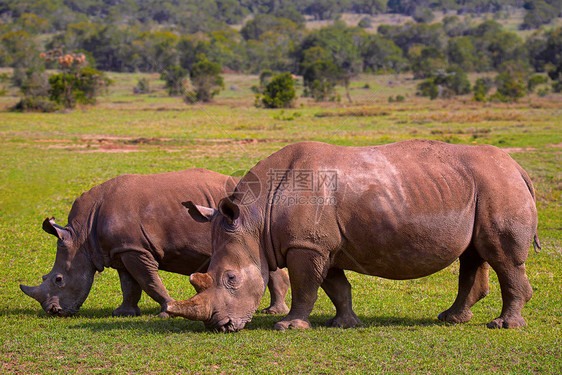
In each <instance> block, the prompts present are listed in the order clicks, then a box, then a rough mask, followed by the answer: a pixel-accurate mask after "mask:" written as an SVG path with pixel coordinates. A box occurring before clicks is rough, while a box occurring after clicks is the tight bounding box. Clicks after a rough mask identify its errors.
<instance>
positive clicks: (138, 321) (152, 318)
mask: <svg viewBox="0 0 562 375" xmlns="http://www.w3.org/2000/svg"><path fill="white" fill-rule="evenodd" d="M157 312H158V311H157V310H155V311H154V314H152V315H151V314H146V313H145V314H144V315H143V316H141V317H136V318H109V319H107V320H104V321H90V322H82V323H79V324H76V325H72V326H70V328H74V329H89V330H92V331H93V332H100V331H112V330H141V331H142V330H144V331H147V332H150V333H162V334H174V333H186V332H193V333H201V332H211V331H209V330H207V329H206V328H205V326H204V325H203V323H202V322H195V321H190V320H187V319H183V318H168V319H161V318H158V317H157V316H156V313H157ZM109 315H111V313H110V314H109ZM82 317H85V316H82ZM92 317H98V314H97V310H96V311H94V316H92ZM105 317H107V316H105ZM282 317H283V316H282V315H265V314H256V315H255V316H254V318H253V319H252V321H251V322H250V323H248V324H247V325H246V327H245V328H244V330H249V331H252V330H273V326H274V325H275V323H276V322H277V321H278V320H280V319H282ZM330 318H332V316H330V315H326V314H315V315H312V316H311V317H310V322H311V324H312V328H313V329H316V328H320V327H324V326H325V323H326V321H327V320H328V319H330ZM359 318H360V319H361V321H362V322H363V326H362V328H369V327H397V328H408V327H429V326H443V325H447V323H443V322H440V321H439V320H437V319H436V318H435V319H432V318H422V319H419V318H397V317H391V316H374V317H373V316H360V317H359ZM113 319H114V320H113ZM352 329H353V328H352Z"/></svg>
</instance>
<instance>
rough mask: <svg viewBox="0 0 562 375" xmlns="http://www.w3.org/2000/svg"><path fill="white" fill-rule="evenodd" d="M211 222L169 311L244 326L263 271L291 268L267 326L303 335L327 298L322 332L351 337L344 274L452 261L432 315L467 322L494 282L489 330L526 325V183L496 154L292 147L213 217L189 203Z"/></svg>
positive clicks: (531, 220)
mask: <svg viewBox="0 0 562 375" xmlns="http://www.w3.org/2000/svg"><path fill="white" fill-rule="evenodd" d="M185 206H186V207H188V209H189V212H190V214H191V215H192V216H193V217H194V218H195V219H197V220H199V221H211V223H212V236H213V240H212V241H213V255H212V257H211V263H210V266H209V268H208V270H207V272H206V273H195V274H193V275H191V277H190V281H191V283H192V284H193V285H194V286H195V288H196V289H197V291H198V293H197V294H196V295H195V296H193V297H192V298H190V299H188V300H185V301H175V302H172V303H170V304H168V306H167V310H166V311H168V312H169V313H170V314H171V315H176V316H183V317H186V318H189V319H192V320H201V321H204V322H205V324H206V325H207V326H209V327H212V328H214V329H215V330H218V331H236V330H240V329H241V328H243V327H244V325H245V324H246V323H247V322H249V321H250V320H251V318H252V315H253V313H254V310H255V308H256V306H257V305H258V303H259V301H260V297H261V295H262V294H263V291H264V288H265V285H266V284H267V283H268V273H269V271H271V270H275V269H277V268H278V267H287V268H288V270H289V278H290V283H291V292H292V306H291V309H290V311H289V313H288V315H287V316H286V317H285V318H283V319H282V320H281V321H279V322H277V323H276V324H275V327H274V328H275V329H278V330H285V329H287V328H309V327H310V322H309V320H308V317H309V315H310V313H311V311H312V308H313V306H314V303H315V301H316V298H317V292H318V288H319V287H321V288H322V289H324V291H325V292H326V294H327V295H328V297H329V298H330V299H331V300H332V302H333V303H334V305H335V308H336V315H335V317H333V318H332V319H330V320H328V322H327V325H328V326H336V327H352V326H356V325H358V324H360V323H361V322H360V320H359V319H358V317H357V316H356V315H355V313H354V312H353V310H352V303H351V286H350V284H349V282H348V280H347V279H346V275H345V273H344V270H351V271H355V272H359V273H362V274H367V275H374V276H379V277H383V278H387V279H413V278H419V277H424V276H427V275H430V274H433V273H435V272H437V271H439V270H442V269H444V268H445V267H447V266H449V265H450V264H451V263H453V262H454V261H455V260H456V259H458V258H460V271H459V290H458V295H457V298H456V300H455V301H454V303H453V305H452V306H451V307H450V308H449V309H447V310H446V311H444V312H443V313H441V314H440V315H439V317H438V318H439V319H440V320H443V321H445V322H454V323H460V322H467V321H468V320H470V319H471V317H472V313H471V311H470V308H471V307H472V306H473V305H474V304H475V303H476V302H477V301H478V300H480V299H481V298H483V297H484V296H485V295H486V294H487V293H488V290H489V286H488V271H489V267H490V266H491V267H492V268H493V269H494V270H495V272H496V273H497V275H498V278H499V283H500V287H501V292H502V299H503V308H502V311H501V314H500V315H499V317H498V318H496V319H494V320H492V321H491V322H490V323H488V327H490V328H494V327H497V328H500V327H503V328H515V327H519V326H523V325H525V324H526V323H525V320H524V319H523V317H522V316H521V310H522V308H523V306H524V305H525V303H526V302H527V301H528V300H529V299H530V298H531V295H532V289H531V286H530V284H529V281H528V279H527V276H526V274H525V260H526V258H527V256H528V251H529V247H530V245H531V244H536V245H537V246H539V247H540V244H539V242H538V237H537V235H536V233H537V220H538V219H537V211H536V203H535V193H534V189H533V185H532V183H531V181H530V179H529V176H528V175H527V173H526V172H525V171H524V170H523V169H522V168H521V167H520V166H519V165H518V164H517V163H516V162H515V161H514V160H513V159H512V158H511V157H510V156H509V155H508V154H507V153H505V152H504V151H502V150H500V149H499V148H496V147H493V146H468V145H451V144H446V143H441V142H436V141H429V140H408V141H403V142H398V143H393V144H388V145H382V146H373V147H343V146H334V145H329V144H324V143H319V142H302V143H296V144H292V145H289V146H286V147H284V148H283V149H281V150H280V151H278V152H276V153H274V154H272V155H271V156H269V157H268V158H266V159H264V160H262V161H260V162H259V163H258V164H257V165H255V166H254V167H253V168H252V169H251V170H250V171H249V172H248V173H247V174H246V175H245V176H244V177H243V178H242V180H241V181H240V182H239V183H238V185H237V187H236V189H235V190H234V193H233V194H232V195H231V196H230V197H228V198H225V199H222V200H221V201H220V202H219V204H218V208H217V209H215V208H212V207H208V206H207V207H205V206H202V205H198V204H195V203H194V202H186V203H185Z"/></svg>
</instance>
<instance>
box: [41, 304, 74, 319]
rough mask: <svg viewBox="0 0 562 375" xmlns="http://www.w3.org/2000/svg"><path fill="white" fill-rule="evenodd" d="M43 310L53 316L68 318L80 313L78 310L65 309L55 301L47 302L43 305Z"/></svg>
mask: <svg viewBox="0 0 562 375" xmlns="http://www.w3.org/2000/svg"><path fill="white" fill-rule="evenodd" d="M43 310H45V312H46V313H47V314H49V315H51V316H60V317H67V316H72V315H74V314H76V313H77V312H78V309H71V308H63V307H61V305H60V304H58V303H57V302H54V301H47V302H45V303H44V304H43Z"/></svg>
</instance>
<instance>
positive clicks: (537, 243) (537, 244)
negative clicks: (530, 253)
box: [533, 234, 542, 254]
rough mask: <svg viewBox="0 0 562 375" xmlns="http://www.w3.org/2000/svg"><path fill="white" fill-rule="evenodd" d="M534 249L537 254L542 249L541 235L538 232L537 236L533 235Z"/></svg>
mask: <svg viewBox="0 0 562 375" xmlns="http://www.w3.org/2000/svg"><path fill="white" fill-rule="evenodd" d="M533 249H534V250H535V254H536V253H538V252H539V251H541V250H542V247H541V242H540V241H539V236H538V235H536V234H535V237H533ZM537 249H538V250H537Z"/></svg>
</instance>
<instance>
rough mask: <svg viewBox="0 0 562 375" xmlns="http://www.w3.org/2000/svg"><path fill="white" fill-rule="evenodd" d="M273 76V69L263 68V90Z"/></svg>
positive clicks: (261, 74) (261, 83)
mask: <svg viewBox="0 0 562 375" xmlns="http://www.w3.org/2000/svg"><path fill="white" fill-rule="evenodd" d="M272 77H273V72H272V71H271V70H269V69H265V70H262V72H261V73H260V88H261V89H262V90H263V88H264V87H265V86H266V85H267V84H268V83H269V81H271V78H272Z"/></svg>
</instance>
